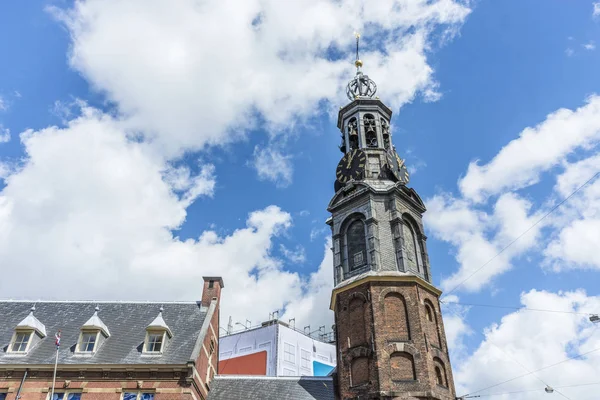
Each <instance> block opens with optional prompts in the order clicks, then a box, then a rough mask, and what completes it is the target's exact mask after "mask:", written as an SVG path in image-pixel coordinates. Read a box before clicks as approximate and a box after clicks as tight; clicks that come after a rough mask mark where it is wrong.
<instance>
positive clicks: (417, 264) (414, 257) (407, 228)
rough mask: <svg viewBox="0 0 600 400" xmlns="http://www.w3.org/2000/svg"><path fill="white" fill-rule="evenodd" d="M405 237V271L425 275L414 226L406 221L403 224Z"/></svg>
mask: <svg viewBox="0 0 600 400" xmlns="http://www.w3.org/2000/svg"><path fill="white" fill-rule="evenodd" d="M402 232H403V236H404V246H403V247H404V251H405V254H406V260H405V269H406V270H410V271H413V272H416V273H418V274H423V259H422V257H421V245H420V244H419V239H418V237H417V234H416V231H415V229H414V226H413V224H412V223H411V222H410V221H408V220H404V223H403V224H402Z"/></svg>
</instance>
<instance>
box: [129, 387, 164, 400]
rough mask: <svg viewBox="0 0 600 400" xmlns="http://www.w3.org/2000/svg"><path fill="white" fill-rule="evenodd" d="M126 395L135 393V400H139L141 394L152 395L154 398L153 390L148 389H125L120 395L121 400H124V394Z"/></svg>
mask: <svg viewBox="0 0 600 400" xmlns="http://www.w3.org/2000/svg"><path fill="white" fill-rule="evenodd" d="M127 393H137V396H136V397H135V398H136V400H140V399H141V396H142V394H153V395H154V397H156V392H155V391H153V390H148V389H145V390H126V389H124V390H123V394H122V395H121V400H123V399H124V398H125V394H127Z"/></svg>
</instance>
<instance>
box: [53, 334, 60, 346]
mask: <svg viewBox="0 0 600 400" xmlns="http://www.w3.org/2000/svg"><path fill="white" fill-rule="evenodd" d="M54 337H55V338H56V341H54V344H55V345H56V348H57V349H58V348H59V347H60V331H58V332H56V335H54Z"/></svg>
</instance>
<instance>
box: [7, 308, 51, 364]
mask: <svg viewBox="0 0 600 400" xmlns="http://www.w3.org/2000/svg"><path fill="white" fill-rule="evenodd" d="M34 311H35V306H34V307H31V310H30V312H29V315H28V316H27V317H25V318H24V319H23V321H21V322H19V324H18V325H17V326H16V327H15V333H14V334H13V337H12V340H11V341H10V345H9V346H8V352H9V353H15V354H26V353H27V352H28V351H29V350H31V349H32V348H33V346H35V345H36V344H37V343H39V341H40V340H42V339H43V338H44V337H46V327H45V326H44V324H42V323H41V322H40V320H38V319H37V318H36V317H35V315H33V312H34Z"/></svg>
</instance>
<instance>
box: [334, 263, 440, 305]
mask: <svg viewBox="0 0 600 400" xmlns="http://www.w3.org/2000/svg"><path fill="white" fill-rule="evenodd" d="M367 282H386V283H390V282H401V283H416V284H418V285H420V286H421V287H423V288H424V289H426V290H428V291H430V292H431V293H432V294H434V295H436V296H438V297H439V296H441V294H442V291H441V290H440V289H438V288H437V287H435V286H433V285H432V284H431V283H429V282H427V281H426V280H424V279H423V278H421V277H419V276H417V275H411V274H405V273H402V272H395V273H394V272H387V271H386V272H384V273H376V272H373V271H371V272H368V273H365V274H363V275H358V276H357V277H356V278H353V279H350V280H347V281H344V282H342V283H340V284H339V285H337V286H336V287H335V288H333V290H332V292H331V301H330V303H329V309H330V310H333V311H335V302H336V299H337V295H338V294H340V293H342V292H345V291H347V290H350V289H353V288H355V287H357V286H360V285H362V284H363V283H367Z"/></svg>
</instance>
